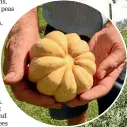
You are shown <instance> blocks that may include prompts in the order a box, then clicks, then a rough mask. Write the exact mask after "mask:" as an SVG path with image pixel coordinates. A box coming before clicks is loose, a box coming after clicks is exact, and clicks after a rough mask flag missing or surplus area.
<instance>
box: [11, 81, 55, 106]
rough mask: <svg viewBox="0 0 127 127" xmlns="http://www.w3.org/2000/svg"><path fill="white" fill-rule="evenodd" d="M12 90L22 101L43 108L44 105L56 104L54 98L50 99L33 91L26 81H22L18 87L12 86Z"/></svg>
mask: <svg viewBox="0 0 127 127" xmlns="http://www.w3.org/2000/svg"><path fill="white" fill-rule="evenodd" d="M11 88H12V91H13V92H14V95H15V97H16V98H17V99H18V100H20V101H24V102H27V103H30V104H33V105H37V106H42V107H43V105H47V104H54V103H55V100H54V98H53V97H49V96H46V95H43V94H40V93H39V92H35V91H33V90H31V89H30V87H29V86H28V84H27V82H25V81H24V80H22V81H20V82H19V83H18V84H17V85H12V86H11Z"/></svg>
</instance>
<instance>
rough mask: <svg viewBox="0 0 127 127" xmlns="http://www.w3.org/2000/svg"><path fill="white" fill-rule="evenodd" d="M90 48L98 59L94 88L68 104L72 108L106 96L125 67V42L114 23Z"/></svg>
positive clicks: (106, 28) (98, 33)
mask: <svg viewBox="0 0 127 127" xmlns="http://www.w3.org/2000/svg"><path fill="white" fill-rule="evenodd" d="M89 46H90V49H91V51H92V52H93V53H94V55H95V58H96V65H97V72H96V74H95V76H94V85H93V88H92V89H91V90H89V91H87V92H85V93H83V94H81V95H80V96H79V97H77V98H75V99H73V100H71V101H69V102H68V105H69V106H70V107H75V106H79V105H84V104H86V103H88V102H90V101H92V100H94V99H98V98H101V97H102V96H104V95H106V94H107V93H108V92H109V91H110V90H111V88H112V87H113V85H114V83H115V81H116V79H117V78H118V76H119V75H120V73H121V71H122V69H123V67H124V65H125V58H126V52H125V48H124V42H123V40H122V38H121V36H120V34H119V32H118V31H117V30H116V28H115V27H114V25H113V24H112V23H109V24H108V25H107V26H106V27H105V28H104V29H102V30H101V31H99V32H97V33H96V34H95V35H94V36H93V37H92V38H91V40H90V42H89Z"/></svg>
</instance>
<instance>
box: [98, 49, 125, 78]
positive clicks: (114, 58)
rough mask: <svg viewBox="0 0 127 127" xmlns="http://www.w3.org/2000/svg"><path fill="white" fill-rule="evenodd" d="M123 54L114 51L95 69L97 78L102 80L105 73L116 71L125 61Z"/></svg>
mask: <svg viewBox="0 0 127 127" xmlns="http://www.w3.org/2000/svg"><path fill="white" fill-rule="evenodd" d="M125 56H126V55H125V53H124V51H121V50H119V49H118V50H115V51H114V52H112V53H111V54H110V55H109V56H108V57H107V58H106V59H105V60H103V61H102V63H101V64H100V65H99V67H98V69H97V73H96V75H97V77H98V78H99V79H103V78H104V77H105V75H106V74H107V73H109V72H110V71H113V70H114V69H116V68H117V67H118V66H119V65H120V64H121V63H122V62H124V60H125Z"/></svg>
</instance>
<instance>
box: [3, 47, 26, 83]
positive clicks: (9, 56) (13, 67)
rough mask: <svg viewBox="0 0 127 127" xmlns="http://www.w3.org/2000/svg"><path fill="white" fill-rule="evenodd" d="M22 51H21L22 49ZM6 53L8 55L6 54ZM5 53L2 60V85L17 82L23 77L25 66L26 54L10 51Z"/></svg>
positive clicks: (19, 51)
mask: <svg viewBox="0 0 127 127" xmlns="http://www.w3.org/2000/svg"><path fill="white" fill-rule="evenodd" d="M22 50H23V49H22ZM7 52H8V53H7ZM7 52H6V53H5V59H4V65H3V66H4V72H5V70H6V72H5V77H4V83H5V84H15V83H17V82H19V81H20V80H21V79H22V78H23V76H24V68H25V65H26V56H27V55H26V54H25V52H24V51H21V50H20V49H18V50H16V49H15V50H12V51H11V52H10V51H9V50H8V51H7Z"/></svg>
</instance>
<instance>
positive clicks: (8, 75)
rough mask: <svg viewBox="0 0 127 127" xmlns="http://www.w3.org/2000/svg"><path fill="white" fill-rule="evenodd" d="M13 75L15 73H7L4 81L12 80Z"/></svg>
mask: <svg viewBox="0 0 127 127" xmlns="http://www.w3.org/2000/svg"><path fill="white" fill-rule="evenodd" d="M15 75H16V73H15V72H10V73H8V74H7V75H6V76H5V77H4V80H7V79H10V78H13V77H15Z"/></svg>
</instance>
